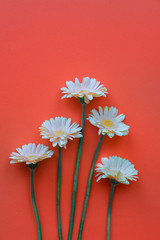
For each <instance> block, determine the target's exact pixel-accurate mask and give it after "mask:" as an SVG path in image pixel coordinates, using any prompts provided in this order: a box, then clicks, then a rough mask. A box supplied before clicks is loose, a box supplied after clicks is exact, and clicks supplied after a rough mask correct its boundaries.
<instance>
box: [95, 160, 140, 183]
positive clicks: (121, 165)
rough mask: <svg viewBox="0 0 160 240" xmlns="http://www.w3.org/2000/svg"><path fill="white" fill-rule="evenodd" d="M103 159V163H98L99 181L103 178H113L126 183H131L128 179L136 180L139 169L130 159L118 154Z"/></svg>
mask: <svg viewBox="0 0 160 240" xmlns="http://www.w3.org/2000/svg"><path fill="white" fill-rule="evenodd" d="M101 160H102V163H98V164H97V165H96V166H97V168H96V171H97V172H98V174H97V176H98V178H97V181H99V180H100V179H101V178H109V179H113V180H115V181H116V182H120V183H124V184H129V181H128V180H134V181H136V178H137V174H138V171H137V170H136V169H135V168H134V165H133V164H131V163H130V162H129V161H128V160H126V159H123V158H121V157H116V156H112V157H109V158H106V157H104V158H102V159H101Z"/></svg>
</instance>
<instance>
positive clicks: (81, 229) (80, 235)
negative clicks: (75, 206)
mask: <svg viewBox="0 0 160 240" xmlns="http://www.w3.org/2000/svg"><path fill="white" fill-rule="evenodd" d="M104 136H105V135H102V136H101V137H100V140H99V142H98V145H97V147H96V150H95V153H94V156H93V160H92V164H91V168H90V172H89V177H88V183H87V189H86V195H85V200H84V204H83V210H82V216H81V222H80V226H79V233H78V240H80V239H81V238H82V231H83V225H84V220H85V215H86V210H87V205H88V199H89V194H90V189H91V183H92V177H93V172H94V168H95V164H96V160H97V156H98V153H99V149H100V146H101V143H102V141H103V138H104Z"/></svg>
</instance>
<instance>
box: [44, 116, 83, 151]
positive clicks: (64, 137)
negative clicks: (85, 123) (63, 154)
mask: <svg viewBox="0 0 160 240" xmlns="http://www.w3.org/2000/svg"><path fill="white" fill-rule="evenodd" d="M81 130H82V128H81V127H79V124H77V123H72V124H71V118H69V119H67V118H65V117H56V118H55V119H53V118H51V119H50V120H46V121H45V122H44V123H43V124H42V126H41V127H40V131H41V133H40V134H41V135H42V138H47V139H49V140H50V142H52V146H53V147H55V146H56V145H57V144H58V145H59V147H64V148H66V144H67V142H68V139H71V140H72V139H73V138H80V137H82V133H81Z"/></svg>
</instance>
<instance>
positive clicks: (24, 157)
mask: <svg viewBox="0 0 160 240" xmlns="http://www.w3.org/2000/svg"><path fill="white" fill-rule="evenodd" d="M16 150H17V152H18V153H16V152H12V153H11V155H10V158H11V159H12V160H11V161H10V163H19V162H25V163H26V164H36V163H37V162H40V161H42V160H44V159H45V158H50V157H51V156H52V155H53V151H51V150H49V151H48V147H47V146H45V145H43V144H38V145H37V146H36V144H34V143H29V144H28V145H23V146H22V149H21V148H17V149H16Z"/></svg>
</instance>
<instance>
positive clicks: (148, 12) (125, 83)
mask: <svg viewBox="0 0 160 240" xmlns="http://www.w3.org/2000/svg"><path fill="white" fill-rule="evenodd" d="M0 16H1V31H0V35H1V37H0V41H1V42H0V43H1V54H0V55H1V59H0V68H1V90H2V91H1V95H0V98H1V101H0V102H1V104H0V108H1V110H0V112H1V118H0V125H1V164H0V170H1V173H0V189H1V197H0V208H1V210H0V212H1V214H0V215H1V217H0V219H1V221H0V239H3V240H8V239H16V240H28V239H31V240H32V239H37V230H36V222H35V219H34V215H33V210H32V204H31V196H30V172H29V169H28V168H27V167H26V166H25V165H24V164H17V165H10V164H9V155H10V153H11V152H12V151H15V150H16V148H17V147H21V146H22V145H23V144H26V143H30V142H35V143H43V144H46V145H49V146H50V148H51V149H52V146H51V144H50V143H49V142H48V140H42V139H41V137H40V135H39V130H38V128H39V127H40V126H41V124H42V123H43V121H44V120H47V119H50V118H51V117H53V118H54V117H55V116H66V117H71V118H72V120H73V121H77V122H78V123H80V121H81V120H80V119H81V106H80V104H79V103H78V101H77V100H76V99H65V100H61V96H62V95H61V91H60V88H61V87H63V86H65V82H66V81H68V80H74V78H75V77H78V78H79V79H80V80H82V78H83V77H85V76H89V77H94V78H96V79H97V80H98V81H101V83H103V84H104V85H105V86H106V87H107V89H108V92H109V94H108V96H107V98H103V97H102V98H97V99H94V100H93V101H92V102H91V103H90V104H89V105H88V106H87V116H88V114H89V112H90V110H91V109H93V108H96V107H98V106H99V105H101V106H105V105H108V106H115V107H117V108H118V109H119V113H124V114H125V115H126V120H125V123H126V124H128V125H130V126H131V129H130V133H129V135H128V136H125V137H114V138H113V139H109V138H108V137H107V136H106V137H105V140H104V142H103V144H102V147H101V150H100V153H99V157H98V161H100V158H101V157H102V156H110V155H118V156H121V157H124V158H127V159H129V160H130V161H131V162H132V163H134V164H135V167H136V169H138V170H139V180H138V182H132V183H131V184H130V185H129V186H124V185H119V186H118V187H116V191H115V195H114V201H113V212H112V213H113V214H112V227H111V235H112V237H111V239H113V240H114V239H119V240H122V239H123V240H128V239H129V240H135V239H137V240H142V239H143V240H151V239H154V240H156V239H157V240H158V239H159V236H160V191H159V188H160V180H159V179H160V157H159V148H160V135H159V124H160V114H159V113H160V112H159V109H160V104H159V103H160V90H159V88H160V51H159V50H160V49H159V48H160V2H159V1H158V0H134V1H128V0H92V1H91V0H72V1H71V0H68V1H65V0H54V1H52V0H15V1H11V0H5V1H1V9H0ZM97 132H98V129H97V128H96V127H94V126H91V125H90V123H89V122H88V121H86V126H85V135H84V147H83V153H82V159H81V165H80V175H79V183H78V196H77V206H76V215H75V225H74V231H73V240H76V239H77V234H78V227H79V222H80V216H81V211H82V204H83V199H84V194H85V188H86V184H87V177H88V173H89V169H90V164H91V160H92V156H93V153H94V150H95V147H96V145H97V142H98V139H99V136H98V134H97ZM77 147H78V140H77V139H76V140H74V141H70V142H69V143H68V145H67V149H66V150H63V151H62V189H61V190H62V192H61V193H62V194H61V196H62V198H61V212H62V230H63V236H64V239H67V232H68V226H69V217H70V206H71V193H72V183H73V173H74V167H75V159H76V153H77ZM54 151H55V154H54V157H53V158H52V159H50V160H45V161H43V162H42V163H41V164H40V165H39V167H38V169H37V170H36V173H35V192H36V200H37V206H38V210H39V214H40V219H41V224H42V237H43V239H44V240H52V239H58V233H57V222H56V181H57V160H58V159H57V157H58V154H57V148H55V149H54ZM109 191H110V185H109V183H108V181H107V180H106V181H100V182H98V183H96V181H95V174H94V177H93V184H92V189H91V195H90V201H89V206H88V209H87V215H86V221H85V225H84V232H83V239H84V240H91V239H92V240H97V239H100V240H103V239H105V237H106V214H107V206H108V200H109Z"/></svg>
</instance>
